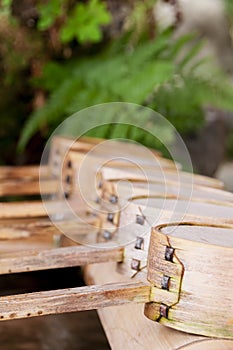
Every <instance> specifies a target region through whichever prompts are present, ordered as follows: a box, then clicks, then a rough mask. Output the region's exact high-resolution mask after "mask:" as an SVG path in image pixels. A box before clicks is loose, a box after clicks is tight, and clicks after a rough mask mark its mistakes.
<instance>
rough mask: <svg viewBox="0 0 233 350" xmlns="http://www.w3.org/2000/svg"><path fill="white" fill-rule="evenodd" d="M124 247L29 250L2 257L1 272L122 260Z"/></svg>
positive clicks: (37, 269)
mask: <svg viewBox="0 0 233 350" xmlns="http://www.w3.org/2000/svg"><path fill="white" fill-rule="evenodd" d="M122 260H123V249H122V248H107V246H106V247H105V248H96V249H95V248H91V247H85V246H74V247H67V248H57V249H51V250H44V251H39V252H38V251H35V252H29V253H28V254H25V255H20V256H17V257H14V256H13V257H11V256H10V257H4V258H3V259H0V274H7V273H16V272H27V271H39V270H47V269H55V268H64V267H70V266H82V265H85V264H88V263H90V264H91V263H100V262H107V261H118V262H120V261H122Z"/></svg>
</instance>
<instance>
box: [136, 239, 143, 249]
mask: <svg viewBox="0 0 233 350" xmlns="http://www.w3.org/2000/svg"><path fill="white" fill-rule="evenodd" d="M143 246H144V238H142V237H137V239H136V242H135V246H134V248H135V249H143Z"/></svg>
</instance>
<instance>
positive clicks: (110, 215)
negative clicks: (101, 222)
mask: <svg viewBox="0 0 233 350" xmlns="http://www.w3.org/2000/svg"><path fill="white" fill-rule="evenodd" d="M107 220H108V221H109V222H112V223H113V220H114V214H113V213H108V216H107Z"/></svg>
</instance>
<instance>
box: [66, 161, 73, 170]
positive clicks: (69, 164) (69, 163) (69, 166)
mask: <svg viewBox="0 0 233 350" xmlns="http://www.w3.org/2000/svg"><path fill="white" fill-rule="evenodd" d="M71 167H72V162H71V160H68V162H67V168H71Z"/></svg>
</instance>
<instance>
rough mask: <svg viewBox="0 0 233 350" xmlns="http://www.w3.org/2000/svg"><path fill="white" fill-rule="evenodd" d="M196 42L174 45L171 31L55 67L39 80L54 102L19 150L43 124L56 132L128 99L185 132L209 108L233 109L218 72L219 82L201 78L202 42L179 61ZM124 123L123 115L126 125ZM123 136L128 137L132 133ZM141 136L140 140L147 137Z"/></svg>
mask: <svg viewBox="0 0 233 350" xmlns="http://www.w3.org/2000/svg"><path fill="white" fill-rule="evenodd" d="M191 40H193V36H190V35H186V36H184V37H182V38H179V39H177V40H176V41H174V42H173V43H171V31H170V30H167V31H165V32H163V33H160V34H159V35H158V36H157V38H156V40H152V41H151V40H147V41H145V40H143V41H142V42H139V43H138V44H137V45H135V47H133V48H132V46H130V47H129V45H127V43H128V41H125V40H123V39H121V40H119V41H118V42H115V43H113V44H112V45H110V47H109V48H108V49H106V50H105V51H104V52H101V53H100V54H98V55H96V56H94V57H84V58H82V59H78V60H76V61H74V62H73V63H72V65H70V64H68V65H59V64H56V63H53V64H52V65H51V63H50V65H49V66H47V67H46V69H45V71H44V75H43V79H41V81H40V84H41V86H44V88H48V89H49V92H50V93H51V96H50V99H49V100H48V102H47V104H46V105H45V107H44V108H42V109H40V110H38V111H36V112H34V113H33V114H32V116H31V118H30V119H29V120H28V122H27V123H26V125H25V127H24V130H23V133H22V135H21V141H20V147H21V148H23V147H24V146H25V145H26V143H27V141H28V140H29V139H30V137H31V136H32V135H33V134H34V133H35V132H36V131H37V130H38V129H40V128H42V127H43V126H45V125H47V126H49V127H51V128H53V127H54V126H56V125H58V124H59V123H60V122H61V121H62V120H64V118H66V117H67V116H69V115H71V114H72V113H74V112H76V111H78V110H81V109H83V108H85V107H88V106H91V105H94V104H98V103H103V102H112V101H125V102H133V103H137V104H141V105H145V106H149V107H152V108H153V109H154V110H156V111H158V112H160V113H162V114H163V115H165V116H166V117H167V118H168V119H169V120H170V121H171V122H172V123H173V124H174V126H175V127H176V128H177V129H178V131H180V132H184V133H189V132H191V131H192V132H193V131H194V130H196V129H198V128H199V127H200V126H201V125H202V122H203V109H202V107H203V105H205V104H213V105H216V106H218V107H224V108H227V109H231V110H233V89H232V87H231V86H230V84H228V83H227V79H226V78H225V77H224V76H223V74H222V73H221V72H217V71H215V78H212V77H211V75H208V76H206V75H204V74H203V72H201V74H200V73H198V69H199V68H200V67H199V66H200V64H201V63H202V64H203V62H202V60H201V61H198V62H196V61H195V62H193V63H192V58H193V57H194V56H196V54H197V52H198V51H199V50H200V43H199V42H198V43H197V44H195V43H194V44H193V47H192V49H191V50H189V51H188V52H187V54H186V55H183V58H182V60H180V61H179V64H177V63H176V62H177V61H178V57H179V55H180V52H181V50H182V49H183V48H184V46H185V45H186V44H187V43H189V44H190V41H191ZM55 71H57V72H59V73H58V74H54V72H55ZM53 75H54V76H56V79H58V80H59V79H60V82H59V81H57V82H56V86H57V85H58V86H59V88H56V86H52V84H49V83H48V82H50V81H51V80H52V76H53ZM58 77H59V78H58ZM125 120H126V119H124V116H122V123H124V121H125ZM114 130H115V128H114V127H113V128H111V131H110V130H109V129H108V131H107V133H105V134H103V132H102V133H101V135H99V134H96V136H107V137H112V136H114V135H115V134H114V133H115V131H114ZM121 132H122V133H128V134H129V131H127V130H125V131H123V130H121ZM136 134H137V137H136V136H135V137H136V139H137V138H140V139H142V137H141V136H140V135H139V133H136ZM144 141H145V140H144ZM144 143H146V141H145V142H144Z"/></svg>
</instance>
